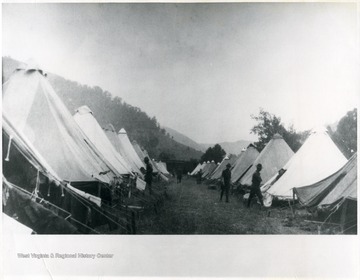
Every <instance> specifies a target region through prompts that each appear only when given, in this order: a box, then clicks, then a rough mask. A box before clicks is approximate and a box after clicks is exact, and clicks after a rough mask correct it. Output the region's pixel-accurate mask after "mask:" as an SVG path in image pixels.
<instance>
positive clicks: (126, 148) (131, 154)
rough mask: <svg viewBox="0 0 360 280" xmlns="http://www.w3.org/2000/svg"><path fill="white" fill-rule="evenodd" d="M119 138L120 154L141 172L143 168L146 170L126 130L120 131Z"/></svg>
mask: <svg viewBox="0 0 360 280" xmlns="http://www.w3.org/2000/svg"><path fill="white" fill-rule="evenodd" d="M117 136H118V139H119V141H120V145H119V148H120V153H121V154H122V155H124V157H126V158H127V159H128V160H129V161H130V162H131V163H132V164H133V165H134V166H136V168H137V169H138V170H140V169H141V168H145V165H144V163H143V162H142V160H141V159H140V158H139V156H138V154H137V153H136V151H135V149H134V147H133V145H132V144H131V142H130V140H129V137H128V135H127V133H126V131H125V129H124V128H122V129H120V131H119V133H118V135H117Z"/></svg>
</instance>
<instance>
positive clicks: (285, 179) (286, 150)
mask: <svg viewBox="0 0 360 280" xmlns="http://www.w3.org/2000/svg"><path fill="white" fill-rule="evenodd" d="M228 163H230V165H231V166H232V167H231V173H232V177H231V178H232V183H233V184H239V185H243V186H245V185H247V186H250V185H251V183H252V175H253V174H254V172H255V170H256V165H257V164H258V163H261V164H262V167H263V168H262V170H261V177H262V182H263V184H262V187H261V191H262V193H263V195H264V203H265V206H271V204H272V201H273V199H274V198H275V199H279V200H294V199H298V201H299V202H300V203H301V204H302V205H304V206H306V207H317V208H321V209H329V210H333V209H337V208H339V207H340V206H341V205H342V204H343V203H344V202H345V201H348V200H351V201H357V155H356V153H355V154H354V155H353V156H352V157H351V158H350V159H349V160H347V159H346V158H345V156H344V155H343V154H342V153H341V152H340V150H339V149H338V147H337V146H336V145H335V143H334V142H333V141H332V140H331V138H330V136H329V134H328V132H327V131H326V130H325V129H324V128H318V129H314V130H313V131H312V132H311V133H310V135H309V137H308V138H307V140H306V141H305V142H304V144H303V145H302V146H301V148H300V149H299V150H298V151H297V152H296V153H294V152H293V151H292V150H291V148H290V147H289V146H288V144H287V143H286V142H285V141H284V139H283V138H282V137H281V136H280V135H279V134H275V135H274V137H273V138H272V139H271V141H270V142H269V143H268V144H267V145H266V146H265V148H264V149H263V150H262V151H261V153H259V152H258V151H257V150H256V148H255V147H254V146H253V145H251V144H250V145H249V146H248V147H247V149H244V150H243V151H242V152H241V154H240V155H239V156H238V157H236V156H226V157H224V159H223V161H222V162H221V163H220V164H219V165H218V166H217V168H215V169H214V171H213V172H212V173H211V174H207V175H206V176H205V177H204V178H205V179H209V180H220V179H221V173H222V170H224V169H225V167H226V165H227V164H228ZM208 166H210V164H209V163H203V164H200V163H199V164H198V166H197V167H196V168H195V169H194V171H193V172H192V173H191V175H196V174H197V173H198V172H199V171H200V170H206V168H208ZM204 173H205V172H204Z"/></svg>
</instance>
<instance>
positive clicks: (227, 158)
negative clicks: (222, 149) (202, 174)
mask: <svg viewBox="0 0 360 280" xmlns="http://www.w3.org/2000/svg"><path fill="white" fill-rule="evenodd" d="M236 159H237V157H236V156H235V155H228V156H225V157H224V159H223V160H222V161H221V163H220V164H219V165H218V166H217V168H216V169H215V170H214V172H213V173H212V175H211V177H210V179H212V180H216V179H221V176H222V172H223V171H224V170H225V169H226V165H227V164H230V165H231V166H233V164H234V163H235V161H236ZM231 173H232V172H231ZM231 176H232V175H231Z"/></svg>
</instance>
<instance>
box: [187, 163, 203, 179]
mask: <svg viewBox="0 0 360 280" xmlns="http://www.w3.org/2000/svg"><path fill="white" fill-rule="evenodd" d="M200 167H201V163H198V165H196V167H195V168H194V170H193V171H191V173H190V175H191V176H192V175H194V174H196V173H197V172H198V171H199V170H200Z"/></svg>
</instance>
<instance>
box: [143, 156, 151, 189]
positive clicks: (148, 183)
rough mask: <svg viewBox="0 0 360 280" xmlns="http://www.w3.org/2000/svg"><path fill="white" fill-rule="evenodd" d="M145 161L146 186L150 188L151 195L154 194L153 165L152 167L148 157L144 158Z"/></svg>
mask: <svg viewBox="0 0 360 280" xmlns="http://www.w3.org/2000/svg"><path fill="white" fill-rule="evenodd" d="M144 162H145V165H146V171H145V182H146V188H147V189H148V190H149V193H150V195H151V194H152V189H151V183H152V173H153V167H152V165H151V163H150V160H149V158H148V157H145V158H144Z"/></svg>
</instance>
